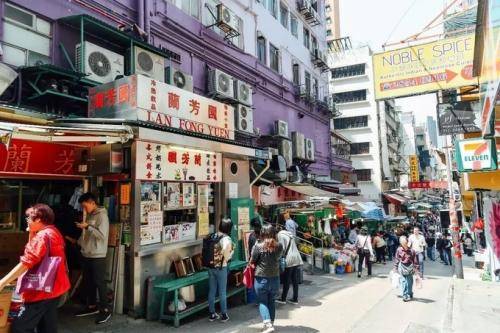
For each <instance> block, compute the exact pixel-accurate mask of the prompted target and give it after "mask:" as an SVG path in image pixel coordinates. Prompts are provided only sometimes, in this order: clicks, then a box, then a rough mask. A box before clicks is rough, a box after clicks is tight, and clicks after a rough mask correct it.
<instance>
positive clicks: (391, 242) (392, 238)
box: [386, 230, 399, 261]
mask: <svg viewBox="0 0 500 333" xmlns="http://www.w3.org/2000/svg"><path fill="white" fill-rule="evenodd" d="M386 242H387V252H388V254H389V261H392V259H393V258H394V256H395V255H396V249H397V248H398V242H399V240H398V237H397V236H396V232H395V231H394V230H391V231H390V232H389V233H388V235H387V241H386Z"/></svg>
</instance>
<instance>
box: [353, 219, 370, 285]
mask: <svg viewBox="0 0 500 333" xmlns="http://www.w3.org/2000/svg"><path fill="white" fill-rule="evenodd" d="M356 248H357V249H358V278H360V277H361V273H363V261H365V265H366V268H367V269H368V276H371V275H372V263H371V261H370V256H373V248H372V239H371V237H370V235H368V229H367V228H366V227H362V228H361V233H360V234H359V235H358V236H357V238H356Z"/></svg>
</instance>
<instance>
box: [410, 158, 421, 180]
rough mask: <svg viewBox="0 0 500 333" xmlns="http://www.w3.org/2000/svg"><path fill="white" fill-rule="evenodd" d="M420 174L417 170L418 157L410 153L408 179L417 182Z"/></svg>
mask: <svg viewBox="0 0 500 333" xmlns="http://www.w3.org/2000/svg"><path fill="white" fill-rule="evenodd" d="M419 180H420V174H419V172H418V157H417V155H410V181H411V182H418V181H419Z"/></svg>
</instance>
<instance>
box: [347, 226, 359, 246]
mask: <svg viewBox="0 0 500 333" xmlns="http://www.w3.org/2000/svg"><path fill="white" fill-rule="evenodd" d="M358 230H359V229H358V227H354V228H352V229H351V232H350V233H349V238H348V240H349V243H351V244H355V243H356V240H357V239H358Z"/></svg>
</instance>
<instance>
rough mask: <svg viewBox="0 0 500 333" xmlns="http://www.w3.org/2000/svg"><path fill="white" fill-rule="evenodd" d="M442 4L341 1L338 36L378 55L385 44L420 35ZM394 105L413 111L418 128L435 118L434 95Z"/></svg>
mask: <svg viewBox="0 0 500 333" xmlns="http://www.w3.org/2000/svg"><path fill="white" fill-rule="evenodd" d="M445 2H446V1H445V0H340V36H342V37H346V36H349V37H350V38H351V41H352V44H353V46H354V47H355V46H361V45H366V44H368V45H370V47H371V49H372V50H373V51H374V52H375V53H376V52H381V51H383V49H382V45H383V44H384V43H386V42H389V43H390V42H397V41H400V40H403V39H405V38H407V37H409V36H411V35H413V34H416V33H419V32H421V31H422V29H423V28H424V27H425V26H426V25H427V24H428V23H430V22H431V21H432V20H433V19H434V18H435V17H436V16H437V15H438V14H439V13H440V12H441V11H442V10H443V8H444V6H445ZM432 33H433V32H429V35H430V34H432ZM425 42H426V40H423V41H422V43H425ZM394 47H396V48H397V46H392V48H394ZM400 47H404V45H403V44H401V45H400ZM396 104H397V105H401V106H402V107H403V110H405V111H413V112H414V114H415V118H416V123H417V124H420V123H425V122H426V120H427V116H428V115H430V116H432V117H434V118H436V96H435V94H431V95H422V96H416V97H411V98H400V99H398V100H397V101H396Z"/></svg>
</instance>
